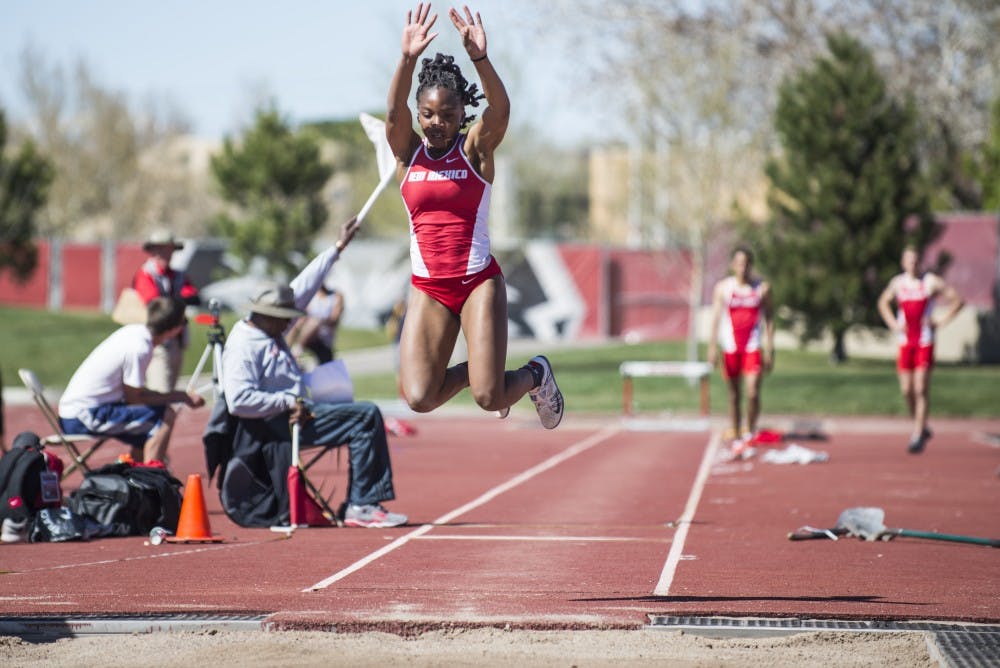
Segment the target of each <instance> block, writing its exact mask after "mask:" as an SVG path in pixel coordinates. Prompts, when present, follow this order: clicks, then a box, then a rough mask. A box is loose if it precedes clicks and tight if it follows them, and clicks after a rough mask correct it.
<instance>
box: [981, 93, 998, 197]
mask: <svg viewBox="0 0 1000 668" xmlns="http://www.w3.org/2000/svg"><path fill="white" fill-rule="evenodd" d="M975 169H976V172H977V173H978V177H979V178H978V180H979V182H980V183H982V184H983V208H984V209H989V210H991V211H996V210H998V209H1000V96H997V98H996V100H994V101H993V110H992V114H991V119H990V139H989V142H987V144H986V146H985V147H984V148H983V155H982V159H981V160H979V161H978V163H977V164H976V167H975Z"/></svg>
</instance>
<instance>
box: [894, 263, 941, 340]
mask: <svg viewBox="0 0 1000 668" xmlns="http://www.w3.org/2000/svg"><path fill="white" fill-rule="evenodd" d="M930 281H931V275H930V274H924V275H923V276H921V277H920V278H910V277H909V276H907V275H906V274H900V275H899V276H898V277H897V279H896V305H897V311H896V317H897V318H898V319H899V321H900V322H902V323H903V331H902V332H900V334H899V345H901V346H902V345H906V346H919V347H924V346H930V345H933V344H934V328H933V327H931V326H930V317H931V313H932V312H933V311H934V298H933V297H932V296H931V289H930V287H929V284H930Z"/></svg>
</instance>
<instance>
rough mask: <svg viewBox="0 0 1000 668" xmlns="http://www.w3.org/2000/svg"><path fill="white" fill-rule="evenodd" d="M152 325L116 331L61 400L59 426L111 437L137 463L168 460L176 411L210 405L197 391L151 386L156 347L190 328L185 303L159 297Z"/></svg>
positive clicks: (150, 317)
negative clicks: (148, 376)
mask: <svg viewBox="0 0 1000 668" xmlns="http://www.w3.org/2000/svg"><path fill="white" fill-rule="evenodd" d="M147 314H148V315H147V318H146V324H143V325H139V324H133V325H125V326H123V327H120V328H119V329H117V330H115V331H114V332H113V333H112V334H111V335H110V336H109V337H108V338H106V339H104V341H103V342H101V343H100V344H99V345H98V346H97V347H96V348H95V349H94V350H93V352H91V353H90V355H88V356H87V359H85V360H84V361H83V363H82V364H81V365H80V367H79V368H78V369H77V370H76V372H75V373H74V374H73V377H72V378H70V381H69V384H68V385H67V386H66V390H65V391H64V392H63V394H62V396H61V397H60V399H59V423H60V425H61V426H62V429H63V431H65V432H66V433H67V434H98V435H103V436H110V437H112V438H115V439H118V440H119V441H123V442H125V443H128V444H129V445H131V446H132V458H133V459H134V460H135V461H145V462H152V461H163V459H164V457H165V456H166V452H167V445H168V444H169V442H170V433H171V431H172V429H173V426H174V419H175V417H176V415H177V413H176V411H175V410H174V409H173V408H172V407H171V406H170V404H175V403H181V404H185V405H188V406H191V407H192V408H198V407H199V406H203V405H204V404H205V400H204V399H202V398H201V396H199V395H198V394H196V393H194V392H191V393H187V392H181V391H176V392H175V391H170V392H158V391H156V390H151V389H149V388H148V387H146V368H147V367H148V366H149V360H150V358H151V357H152V355H153V347H154V346H156V345H159V344H161V343H163V342H165V341H169V340H170V339H172V338H174V337H176V336H180V333H181V332H182V331H183V330H184V327H185V325H186V323H187V319H186V318H185V317H184V302H182V301H181V300H180V299H177V298H175V297H157V298H156V299H154V300H152V301H151V302H149V306H148V307H147Z"/></svg>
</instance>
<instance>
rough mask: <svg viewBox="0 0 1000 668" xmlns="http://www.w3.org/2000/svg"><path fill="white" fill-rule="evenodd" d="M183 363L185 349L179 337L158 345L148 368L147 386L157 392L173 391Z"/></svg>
mask: <svg viewBox="0 0 1000 668" xmlns="http://www.w3.org/2000/svg"><path fill="white" fill-rule="evenodd" d="M183 363H184V350H183V349H182V348H181V344H180V341H178V340H177V339H171V340H169V341H167V342H166V343H161V344H160V345H158V346H156V347H155V348H153V358H152V359H151V360H150V361H149V367H147V369H146V387H148V388H149V389H151V390H156V391H157V392H173V391H174V388H175V387H176V386H177V378H178V377H179V376H180V375H181V365H182V364H183Z"/></svg>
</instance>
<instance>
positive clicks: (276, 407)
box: [222, 218, 407, 528]
mask: <svg viewBox="0 0 1000 668" xmlns="http://www.w3.org/2000/svg"><path fill="white" fill-rule="evenodd" d="M357 228H358V223H357V219H356V218H352V219H351V220H349V221H348V222H347V223H345V224H344V226H343V228H342V229H341V233H340V239H339V240H338V241H337V244H336V245H335V246H334V247H331V248H329V249H327V250H326V251H324V252H323V253H320V254H319V255H318V256H317V257H316V258H314V259H313V260H312V261H311V262H310V263H309V264H308V266H306V268H305V269H303V270H302V272H301V273H300V274H299V275H298V276H296V277H295V279H294V280H292V282H291V284H290V285H282V284H279V283H269V284H267V285H265V286H263V288H262V289H260V290H259V291H258V292H257V294H255V295H254V297H253V298H252V299H251V301H250V303H249V304H248V305H247V309H248V310H249V311H250V315H249V316H248V317H247V318H246V319H244V320H240V321H239V322H237V323H236V324H235V325H233V328H232V331H231V332H230V334H229V338H228V339H227V340H226V345H225V347H224V349H223V354H222V368H223V373H222V376H223V380H222V393H223V395H224V397H225V402H226V407H227V408H228V410H229V413H230V414H231V415H232V416H233V417H234V418H235V420H236V425H235V429H234V434H233V444H234V445H233V456H234V457H236V456H237V455H238V452H239V451H241V449H242V451H243V452H247V451H251V452H250V454H251V456H252V455H259V452H253V447H254V446H257V450H258V451H259V450H260V449H262V448H265V447H266V448H267V450H268V452H267V453H265V454H264V456H263V458H264V459H265V461H264V462H263V463H261V462H258V463H257V466H256V468H257V469H258V476H260V477H264V476H269V477H270V481H268V480H261V483H262V484H264V485H267V484H268V483H270V484H271V485H272V487H273V497H272V501H274V503H273V504H272V512H271V516H270V517H267V521H269V522H273V521H282V520H284V519H285V518H286V517H287V515H284V516H279V515H278V513H281V514H284V513H287V508H288V504H287V485H286V484H284V483H285V481H284V479H283V476H284V471H285V470H286V469H287V467H288V464H290V459H289V460H288V464H285V461H284V460H282V461H280V462H279V461H278V460H279V458H281V457H287V456H288V450H289V449H288V447H287V444H288V443H289V442H290V441H291V429H290V426H289V425H290V424H291V423H293V422H297V423H298V424H299V425H300V426H301V439H302V443H303V445H304V446H325V447H334V446H339V445H341V444H345V443H346V444H347V446H348V450H349V451H350V467H351V471H350V489H349V490H348V496H347V502H346V504H345V509H344V511H343V518H342V519H343V521H344V524H345V525H347V526H356V527H371V528H383V527H393V526H399V525H401V524H405V523H406V520H407V518H406V516H405V515H400V514H398V513H392V512H389V511H388V510H386V509H385V508H384V507H383V506H382V502H383V501H389V500H392V499H394V498H395V491H394V489H393V485H392V466H391V463H390V461H389V445H388V443H387V442H386V436H385V425H384V423H383V420H382V413H381V412H380V411H379V409H378V407H377V406H376V405H375V404H373V403H371V402H348V403H337V404H332V403H323V402H313V401H309V400H307V399H303V396H304V394H305V392H306V390H305V388H304V387H303V380H302V371H301V369H300V368H299V365H298V363H297V362H296V361H295V356H294V355H293V354H292V351H291V349H290V348H289V347H288V344H287V343H286V341H285V338H284V333H285V331H286V330H287V329H288V327H289V324H290V323H291V322H292V321H293V320H294V319H296V318H299V317H302V316H303V315H305V311H304V308H305V306H306V305H307V304H308V303H309V300H310V299H312V298H313V296H314V295H315V294H316V291H317V290H318V289H319V286H320V284H321V283H322V281H323V279H324V278H325V277H326V275H327V273H329V271H330V268H331V267H332V266H333V263H334V262H336V260H337V258H338V257H339V256H340V252H341V251H342V250H343V249H344V248H345V247H346V246H347V244H348V243H350V241H351V239H352V238H353V237H354V233H355V232H356V231H357ZM248 443H249V444H250V446H251V447H249V448H248V447H247V444H248ZM272 446H274V447H272ZM258 458H259V457H258ZM260 469H266V470H267V473H266V474H263V473H262V472H261V471H260ZM224 475H226V474H224ZM222 484H223V485H224V486H225V484H226V483H225V482H223V483H222ZM227 512H228V510H227ZM262 517H264V514H263V513H260V514H258V517H257V518H255V519H254V521H255V522H257V521H260V522H263V521H264V519H261V518H262Z"/></svg>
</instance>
